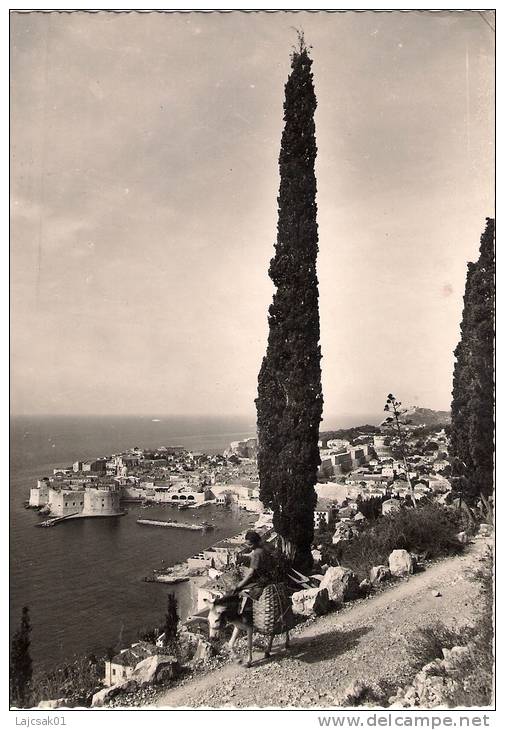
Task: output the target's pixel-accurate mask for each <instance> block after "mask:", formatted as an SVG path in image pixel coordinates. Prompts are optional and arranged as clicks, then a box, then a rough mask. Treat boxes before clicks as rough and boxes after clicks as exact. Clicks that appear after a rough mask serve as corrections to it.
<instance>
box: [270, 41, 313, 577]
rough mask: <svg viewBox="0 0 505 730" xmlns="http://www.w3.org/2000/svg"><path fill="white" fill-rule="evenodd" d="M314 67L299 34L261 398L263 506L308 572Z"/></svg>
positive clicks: (289, 88) (288, 94) (288, 101)
mask: <svg viewBox="0 0 505 730" xmlns="http://www.w3.org/2000/svg"><path fill="white" fill-rule="evenodd" d="M311 65H312V60H311V59H310V57H309V55H308V50H307V47H306V45H305V42H304V39H303V35H302V34H299V46H298V47H297V49H296V50H295V52H294V53H293V55H292V62H291V73H290V76H289V78H288V81H287V83H286V87H285V102H284V121H285V126H284V131H283V134H282V141H281V151H280V157H279V171H280V188H279V197H278V224H277V243H276V246H275V256H274V258H273V259H272V261H271V263H270V270H269V275H270V278H271V279H272V281H273V282H274V284H275V286H276V291H275V293H274V297H273V302H272V304H271V306H270V309H269V336H268V345H267V352H266V355H265V358H264V359H263V363H262V366H261V370H260V374H259V379H258V398H257V400H256V404H257V415H258V470H259V476H260V499H261V500H262V501H263V503H264V504H265V506H267V507H271V508H272V509H273V513H274V517H273V522H274V528H275V530H276V531H277V533H278V535H279V537H280V540H281V544H282V549H283V551H284V553H285V554H286V555H287V556H288V558H289V559H290V560H291V561H292V562H293V563H294V564H295V565H297V566H298V567H300V568H302V569H303V568H308V567H310V564H311V552H310V548H311V543H312V540H313V536H314V507H315V504H316V493H315V490H314V485H315V483H316V481H317V470H318V466H319V464H320V458H319V449H318V439H319V424H320V421H321V414H322V406H323V397H322V392H321V367H320V360H321V350H320V347H319V309H318V296H319V295H318V280H317V275H316V259H317V252H318V245H317V244H318V236H317V221H316V212H317V205H316V178H315V172H314V163H315V159H316V153H317V147H316V140H315V125H314V112H315V109H316V105H317V102H316V96H315V93H314V86H313V76H312V72H311Z"/></svg>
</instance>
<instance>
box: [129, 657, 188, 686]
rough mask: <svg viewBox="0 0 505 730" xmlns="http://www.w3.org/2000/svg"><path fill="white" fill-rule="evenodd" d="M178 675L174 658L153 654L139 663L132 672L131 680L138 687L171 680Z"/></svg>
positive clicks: (178, 669) (177, 666) (177, 665)
mask: <svg viewBox="0 0 505 730" xmlns="http://www.w3.org/2000/svg"><path fill="white" fill-rule="evenodd" d="M179 673H180V666H179V662H178V661H177V659H176V658H175V657H174V656H170V655H168V654H154V655H153V656H148V657H147V658H146V659H143V660H142V661H141V662H139V663H138V664H137V665H136V667H135V669H134V670H133V672H132V675H131V679H132V680H133V681H135V682H137V684H139V685H140V686H142V685H144V684H155V683H157V682H158V681H161V675H163V681H165V680H167V679H173V678H174V677H177V675H178V674H179Z"/></svg>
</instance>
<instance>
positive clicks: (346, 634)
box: [288, 626, 373, 664]
mask: <svg viewBox="0 0 505 730" xmlns="http://www.w3.org/2000/svg"><path fill="white" fill-rule="evenodd" d="M372 629H373V626H364V627H362V628H359V629H352V630H351V631H327V632H326V633H324V634H319V635H318V636H312V637H305V638H304V637H300V638H299V639H298V638H297V639H294V640H293V642H292V644H291V648H290V649H289V651H288V656H290V657H292V658H293V659H299V660H300V661H302V662H307V663H308V664H313V663H315V662H320V661H324V660H325V659H332V658H333V657H336V656H338V655H339V654H344V653H345V652H347V651H350V650H351V649H354V648H356V647H357V646H358V645H359V643H360V639H361V637H362V636H365V634H368V632H369V631H372Z"/></svg>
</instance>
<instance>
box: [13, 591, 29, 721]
mask: <svg viewBox="0 0 505 730" xmlns="http://www.w3.org/2000/svg"><path fill="white" fill-rule="evenodd" d="M31 630H32V627H31V625H30V613H29V610H28V607H27V606H25V607H24V608H23V611H22V614H21V623H20V625H19V628H18V629H17V631H16V632H15V633H14V636H13V637H12V645H11V656H10V695H11V704H12V705H13V706H15V707H26V706H27V705H28V701H29V698H30V682H31V681H32V672H33V669H32V659H31V656H30V633H31Z"/></svg>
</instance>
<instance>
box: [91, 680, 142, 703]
mask: <svg viewBox="0 0 505 730" xmlns="http://www.w3.org/2000/svg"><path fill="white" fill-rule="evenodd" d="M137 686H138V685H137V683H136V682H135V681H132V680H131V679H125V681H124V682H118V684H113V685H112V686H111V687H105V688H104V689H101V690H100V691H99V692H96V693H95V694H94V695H93V699H92V700H91V707H104V706H105V705H107V704H108V703H109V701H110V700H112V699H113V698H114V697H117V695H119V694H121V693H122V692H129V691H131V690H133V689H136V688H137Z"/></svg>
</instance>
